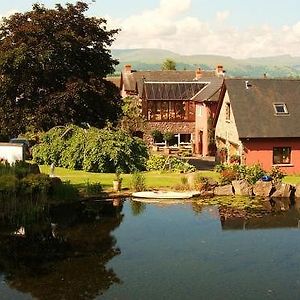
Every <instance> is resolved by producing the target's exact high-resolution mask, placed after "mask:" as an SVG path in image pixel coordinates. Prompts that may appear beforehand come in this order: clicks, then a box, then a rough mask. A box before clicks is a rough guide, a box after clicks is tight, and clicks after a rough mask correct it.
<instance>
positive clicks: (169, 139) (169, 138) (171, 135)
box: [163, 131, 174, 145]
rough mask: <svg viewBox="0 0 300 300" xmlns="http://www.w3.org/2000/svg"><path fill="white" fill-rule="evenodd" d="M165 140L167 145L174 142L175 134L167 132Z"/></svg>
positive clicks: (164, 135)
mask: <svg viewBox="0 0 300 300" xmlns="http://www.w3.org/2000/svg"><path fill="white" fill-rule="evenodd" d="M163 137H164V140H165V141H166V142H167V145H169V143H170V142H171V141H172V140H173V138H174V133H173V132H170V131H167V132H165V133H164V134H163Z"/></svg>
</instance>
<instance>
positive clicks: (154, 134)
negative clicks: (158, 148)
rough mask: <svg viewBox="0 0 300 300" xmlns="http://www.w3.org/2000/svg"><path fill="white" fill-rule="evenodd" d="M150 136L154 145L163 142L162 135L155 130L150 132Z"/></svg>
mask: <svg viewBox="0 0 300 300" xmlns="http://www.w3.org/2000/svg"><path fill="white" fill-rule="evenodd" d="M151 136H152V138H153V141H154V143H161V142H163V141H164V138H163V134H162V133H161V132H160V131H159V130H157V129H155V130H153V131H152V132H151Z"/></svg>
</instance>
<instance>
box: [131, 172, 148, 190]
mask: <svg viewBox="0 0 300 300" xmlns="http://www.w3.org/2000/svg"><path fill="white" fill-rule="evenodd" d="M131 188H132V189H133V190H134V191H135V192H142V191H144V190H145V189H146V182H145V176H144V175H143V174H141V173H133V174H132V176H131Z"/></svg>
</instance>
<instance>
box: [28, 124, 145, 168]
mask: <svg viewBox="0 0 300 300" xmlns="http://www.w3.org/2000/svg"><path fill="white" fill-rule="evenodd" d="M33 158H34V160H35V161H36V162H38V163H39V164H47V165H50V164H51V163H55V165H56V166H59V167H66V168H70V169H83V170H85V171H88V172H103V173H104V172H105V173H113V172H116V171H118V172H122V173H131V172H136V171H142V170H145V165H146V160H147V158H148V150H147V146H146V145H145V143H144V142H143V141H142V140H141V139H139V138H137V137H131V136H130V135H129V134H127V133H126V132H125V131H123V130H120V129H119V130H113V129H111V128H105V129H97V128H89V129H83V128H80V127H77V126H74V125H70V126H68V127H65V128H53V129H51V130H49V131H48V132H47V133H46V134H45V135H44V136H43V138H42V142H41V144H39V145H36V146H35V147H34V148H33Z"/></svg>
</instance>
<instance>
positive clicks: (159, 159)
mask: <svg viewBox="0 0 300 300" xmlns="http://www.w3.org/2000/svg"><path fill="white" fill-rule="evenodd" d="M147 170H148V171H173V172H193V171H195V170H196V168H195V167H194V166H192V165H190V164H189V163H188V162H186V161H184V160H182V159H180V158H177V157H173V156H163V155H159V154H155V155H151V156H150V158H149V160H148V161H147Z"/></svg>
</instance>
